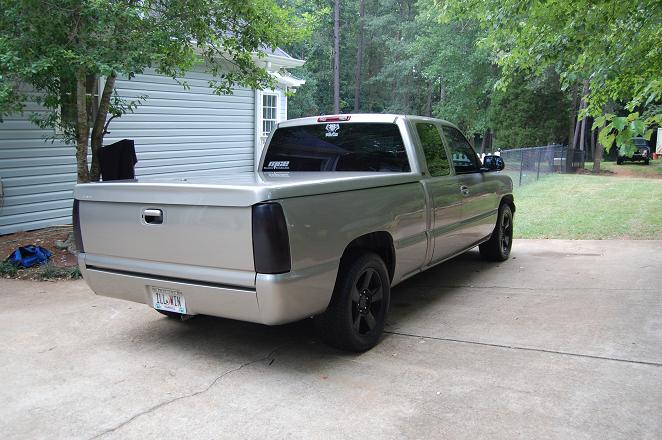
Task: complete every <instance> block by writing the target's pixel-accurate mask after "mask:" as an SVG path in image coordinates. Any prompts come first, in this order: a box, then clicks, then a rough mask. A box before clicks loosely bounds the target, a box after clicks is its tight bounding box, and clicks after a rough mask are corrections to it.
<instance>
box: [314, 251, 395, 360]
mask: <svg viewBox="0 0 662 440" xmlns="http://www.w3.org/2000/svg"><path fill="white" fill-rule="evenodd" d="M390 297H391V280H390V278H389V276H388V272H387V270H386V266H385V264H384V261H383V260H382V259H381V258H380V257H379V256H378V255H377V254H375V253H372V252H364V253H353V254H350V255H346V256H343V259H342V261H341V263H340V270H339V273H338V277H337V280H336V285H335V288H334V290H333V296H332V297H331V302H330V303H329V307H328V308H327V309H326V311H325V312H324V313H322V314H321V315H319V316H316V317H315V327H316V328H317V331H318V334H319V336H320V338H321V339H322V340H324V342H326V343H327V344H329V345H332V346H334V347H337V348H341V349H343V350H350V351H366V350H369V349H370V348H372V347H374V346H375V345H376V344H377V342H378V341H379V337H380V336H381V334H382V331H383V330H384V324H385V321H386V314H387V313H388V309H389V302H390Z"/></svg>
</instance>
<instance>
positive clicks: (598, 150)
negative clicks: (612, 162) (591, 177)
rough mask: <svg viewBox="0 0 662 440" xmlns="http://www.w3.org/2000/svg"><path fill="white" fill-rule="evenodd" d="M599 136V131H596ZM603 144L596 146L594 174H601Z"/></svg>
mask: <svg viewBox="0 0 662 440" xmlns="http://www.w3.org/2000/svg"><path fill="white" fill-rule="evenodd" d="M596 135H597V130H596ZM602 150H603V147H602V144H600V142H597V144H596V145H595V153H593V173H595V174H600V163H601V162H602Z"/></svg>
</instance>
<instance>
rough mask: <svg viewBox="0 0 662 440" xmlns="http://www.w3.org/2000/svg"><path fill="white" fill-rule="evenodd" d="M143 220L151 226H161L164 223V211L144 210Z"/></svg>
mask: <svg viewBox="0 0 662 440" xmlns="http://www.w3.org/2000/svg"><path fill="white" fill-rule="evenodd" d="M143 220H145V223H147V224H149V225H160V224H162V223H163V211H161V210H160V209H143Z"/></svg>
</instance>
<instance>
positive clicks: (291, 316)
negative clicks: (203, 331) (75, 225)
mask: <svg viewBox="0 0 662 440" xmlns="http://www.w3.org/2000/svg"><path fill="white" fill-rule="evenodd" d="M92 263H94V264H92ZM99 263H103V266H101V265H99ZM133 263H134V264H130V262H129V261H127V260H124V259H116V258H108V257H98V256H91V255H87V254H84V253H81V254H79V257H78V264H79V266H80V269H81V273H82V275H83V278H84V279H85V281H86V282H87V284H88V285H89V286H90V288H91V289H92V290H93V291H94V293H96V294H97V295H102V296H108V297H111V298H117V299H123V300H127V301H133V302H137V303H143V304H146V305H148V306H150V307H151V306H152V296H151V290H150V287H151V286H154V287H164V288H169V289H175V290H178V291H180V292H182V294H183V296H184V298H185V300H186V309H187V313H189V314H192V315H196V314H201V315H211V316H218V317H222V318H230V319H237V320H241V321H249V322H256V323H261V324H267V325H277V324H285V323H288V322H293V321H297V320H300V319H303V318H307V317H309V316H313V315H316V314H318V313H321V312H323V311H324V310H325V309H326V307H327V306H328V304H329V301H330V300H331V294H332V293H333V286H334V284H335V279H336V274H337V270H338V265H337V264H336V263H327V264H324V265H319V266H315V267H314V268H311V269H307V270H305V271H303V272H289V273H286V274H278V275H265V274H255V273H253V274H252V280H251V282H247V280H246V274H245V273H241V274H232V273H229V272H231V271H227V270H219V272H220V273H221V275H220V276H212V275H211V273H212V272H213V270H208V271H207V270H206V271H205V274H204V275H205V276H202V277H196V278H195V279H191V276H190V275H191V273H190V272H195V271H194V270H190V271H186V272H182V271H175V270H173V268H172V265H165V266H164V268H163V269H161V270H152V271H151V272H150V273H144V271H140V272H137V271H135V269H134V270H131V269H129V268H130V267H131V266H133V267H137V266H138V267H140V266H142V265H141V264H140V263H136V262H133ZM148 264H150V265H152V266H158V265H159V264H158V263H148ZM176 272H179V273H176ZM198 275H200V274H198ZM201 278H204V279H203V280H200V279H201ZM211 279H213V281H211ZM237 281H239V282H241V284H243V285H238V284H237Z"/></svg>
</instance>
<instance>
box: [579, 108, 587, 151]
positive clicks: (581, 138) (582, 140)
mask: <svg viewBox="0 0 662 440" xmlns="http://www.w3.org/2000/svg"><path fill="white" fill-rule="evenodd" d="M581 126H582V128H581V130H580V134H579V149H580V150H581V151H584V143H585V141H586V116H584V117H583V118H582V124H581Z"/></svg>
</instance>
